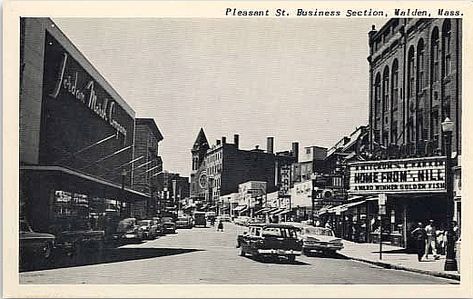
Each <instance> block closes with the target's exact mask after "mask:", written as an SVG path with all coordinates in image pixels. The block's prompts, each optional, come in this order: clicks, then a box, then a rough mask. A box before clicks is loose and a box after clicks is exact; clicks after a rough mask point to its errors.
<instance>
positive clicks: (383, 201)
mask: <svg viewBox="0 0 473 299" xmlns="http://www.w3.org/2000/svg"><path fill="white" fill-rule="evenodd" d="M387 198H388V197H387V196H386V194H384V193H381V194H379V195H378V205H380V206H385V205H386V200H387Z"/></svg>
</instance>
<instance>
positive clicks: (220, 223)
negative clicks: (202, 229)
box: [217, 220, 223, 232]
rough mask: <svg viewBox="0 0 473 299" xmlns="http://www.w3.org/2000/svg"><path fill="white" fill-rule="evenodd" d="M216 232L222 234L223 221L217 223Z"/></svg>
mask: <svg viewBox="0 0 473 299" xmlns="http://www.w3.org/2000/svg"><path fill="white" fill-rule="evenodd" d="M217 231H222V232H223V221H222V220H220V221H219V222H218V227H217Z"/></svg>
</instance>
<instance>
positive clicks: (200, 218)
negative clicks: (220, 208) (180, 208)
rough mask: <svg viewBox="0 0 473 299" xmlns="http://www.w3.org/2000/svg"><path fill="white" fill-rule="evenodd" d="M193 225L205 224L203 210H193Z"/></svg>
mask: <svg viewBox="0 0 473 299" xmlns="http://www.w3.org/2000/svg"><path fill="white" fill-rule="evenodd" d="M194 226H203V227H206V226H207V218H206V217H205V212H198V211H196V212H194Z"/></svg>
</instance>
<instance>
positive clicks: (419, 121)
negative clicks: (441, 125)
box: [416, 110, 424, 141]
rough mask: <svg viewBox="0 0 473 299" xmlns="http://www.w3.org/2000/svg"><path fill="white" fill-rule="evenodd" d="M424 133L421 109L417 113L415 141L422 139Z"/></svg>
mask: <svg viewBox="0 0 473 299" xmlns="http://www.w3.org/2000/svg"><path fill="white" fill-rule="evenodd" d="M423 133H424V118H423V117H422V110H420V111H419V114H418V115H417V124H416V137H417V141H420V140H422V138H423Z"/></svg>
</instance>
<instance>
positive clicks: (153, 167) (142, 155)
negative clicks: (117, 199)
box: [132, 118, 164, 218]
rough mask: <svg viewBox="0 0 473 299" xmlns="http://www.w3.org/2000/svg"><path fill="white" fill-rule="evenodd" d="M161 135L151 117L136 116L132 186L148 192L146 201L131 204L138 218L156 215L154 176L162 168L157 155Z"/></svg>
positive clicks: (160, 160) (134, 214)
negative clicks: (148, 196)
mask: <svg viewBox="0 0 473 299" xmlns="http://www.w3.org/2000/svg"><path fill="white" fill-rule="evenodd" d="M163 138H164V137H163V135H162V134H161V132H160V131H159V129H158V126H157V125H156V122H155V121H154V119H152V118H136V120H135V143H134V157H135V159H134V165H135V170H134V172H133V182H132V184H133V188H134V189H135V190H139V191H140V192H143V193H146V194H150V196H151V197H150V199H149V200H148V201H141V202H137V203H136V204H134V205H133V213H132V214H133V216H135V217H139V218H145V217H154V216H156V208H157V203H156V201H157V196H156V180H157V178H156V176H157V175H158V174H159V173H160V172H162V170H163V161H162V159H161V157H160V156H159V142H160V141H161V140H163Z"/></svg>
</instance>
